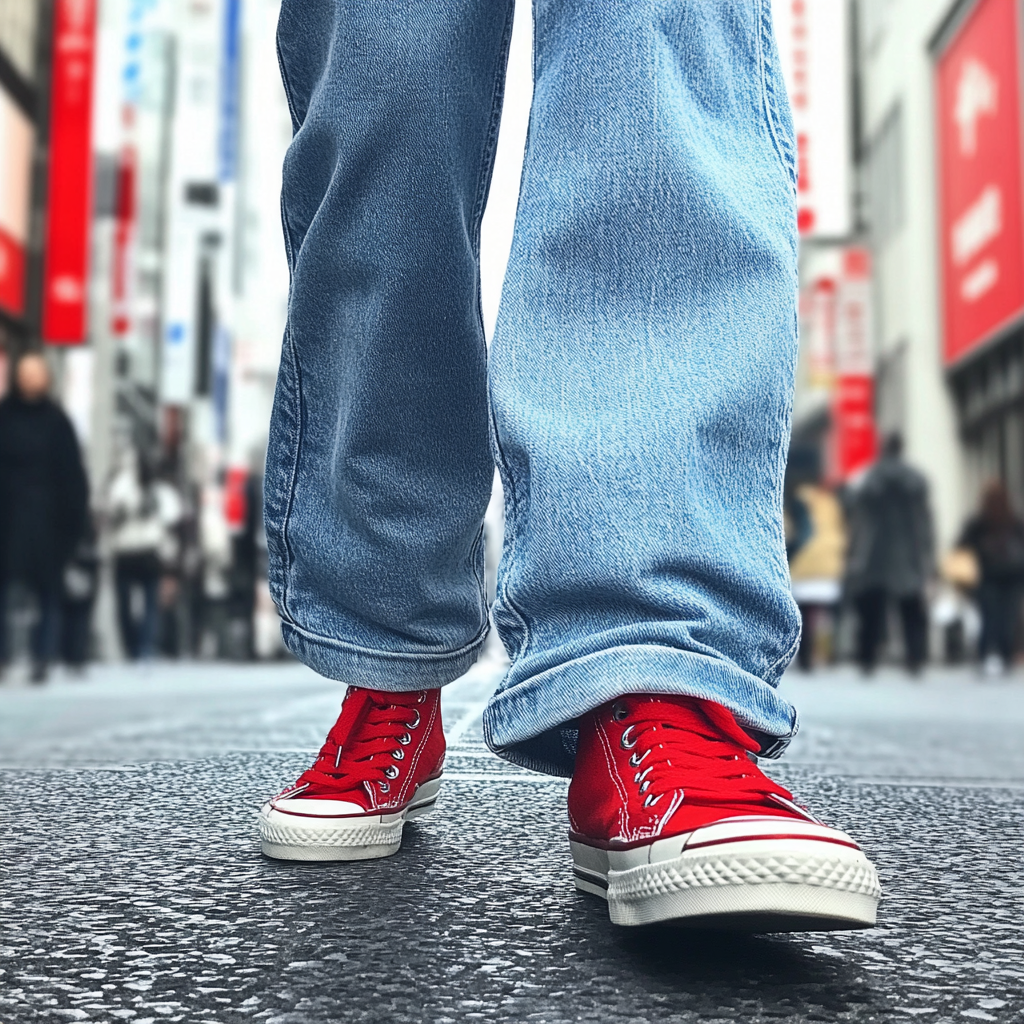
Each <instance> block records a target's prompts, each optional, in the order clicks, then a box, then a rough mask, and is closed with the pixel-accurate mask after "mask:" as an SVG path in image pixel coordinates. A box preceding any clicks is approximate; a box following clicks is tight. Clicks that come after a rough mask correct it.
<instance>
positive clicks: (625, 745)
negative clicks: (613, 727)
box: [619, 725, 636, 750]
mask: <svg viewBox="0 0 1024 1024" xmlns="http://www.w3.org/2000/svg"><path fill="white" fill-rule="evenodd" d="M632 731H633V726H631V725H627V726H626V728H625V729H623V731H622V737H621V738H620V740H619V745H620V746H621V747H622V749H623V750H632V749H633V748H634V747H635V746H636V739H634V740H633V742H632V743H630V742H629V735H630V733H631V732H632Z"/></svg>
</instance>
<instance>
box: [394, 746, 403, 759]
mask: <svg viewBox="0 0 1024 1024" xmlns="http://www.w3.org/2000/svg"><path fill="white" fill-rule="evenodd" d="M391 756H392V757H393V758H394V759H395V760H396V761H404V760H405V751H404V750H402V749H401V747H399V749H398V750H392V751H391Z"/></svg>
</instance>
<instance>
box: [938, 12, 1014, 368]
mask: <svg viewBox="0 0 1024 1024" xmlns="http://www.w3.org/2000/svg"><path fill="white" fill-rule="evenodd" d="M1020 31H1021V26H1020V21H1019V4H1018V2H1017V0H980V2H979V3H977V4H976V5H975V6H974V8H973V10H972V11H971V12H970V14H969V15H968V16H967V18H966V19H965V20H964V22H963V24H962V25H961V26H960V29H959V31H958V32H957V33H956V35H955V36H954V37H953V39H952V40H951V42H950V43H949V44H948V45H947V47H946V48H945V50H944V51H943V52H942V54H941V55H940V56H939V59H938V65H937V87H938V118H939V124H938V134H939V146H938V152H939V179H940V187H941V200H940V202H941V206H940V230H941V237H942V256H941V259H942V272H943V316H944V327H945V359H946V362H947V363H951V362H955V361H956V360H957V359H959V358H960V357H961V356H963V355H965V354H966V353H967V352H969V351H971V350H972V349H974V348H975V347H977V346H978V345H980V344H981V343H982V342H984V341H985V340H986V339H988V338H989V337H991V336H992V335H994V334H996V333H997V332H998V331H999V330H1000V329H1001V328H1003V327H1005V326H1008V325H1010V324H1011V323H1012V322H1013V321H1014V320H1016V319H1018V318H1019V317H1020V316H1021V314H1022V313H1024V219H1022V212H1024V211H1022V206H1021V188H1022V175H1021V132H1020V118H1021V98H1020V74H1021V67H1020Z"/></svg>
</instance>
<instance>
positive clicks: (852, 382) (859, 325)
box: [830, 247, 877, 480]
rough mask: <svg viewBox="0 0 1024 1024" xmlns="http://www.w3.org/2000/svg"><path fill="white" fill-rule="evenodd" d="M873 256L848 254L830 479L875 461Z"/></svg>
mask: <svg viewBox="0 0 1024 1024" xmlns="http://www.w3.org/2000/svg"><path fill="white" fill-rule="evenodd" d="M871 318H872V312H871V257H870V255H869V253H868V251H867V250H866V249H861V248H857V247H851V248H849V249H847V250H846V251H845V252H844V253H843V272H842V277H841V279H840V282H839V289H838V292H837V294H836V325H835V339H836V353H835V360H836V389H835V393H834V394H833V398H832V438H831V441H832V452H831V461H832V467H831V474H830V475H831V476H832V478H833V479H835V480H847V479H849V478H850V477H851V476H853V475H854V474H855V473H858V472H860V471H861V470H862V469H866V468H867V467H868V466H870V465H871V463H872V462H874V460H875V455H876V454H877V437H876V433H875V414H874V408H875V376H874V353H873V351H872V349H873V346H872V344H871Z"/></svg>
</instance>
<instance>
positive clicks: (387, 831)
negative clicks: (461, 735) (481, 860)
mask: <svg viewBox="0 0 1024 1024" xmlns="http://www.w3.org/2000/svg"><path fill="white" fill-rule="evenodd" d="M440 693H441V691H440V690H420V691H418V692H413V693H386V692H384V691H383V690H367V689H363V688H362V687H359V686H350V687H349V688H348V692H347V693H346V694H345V700H344V703H343V704H342V706H341V715H340V716H339V717H338V721H337V722H335V723H334V727H333V728H332V729H331V731H330V732H329V733H328V734H327V740H326V741H325V742H324V745H323V747H322V748H321V750H320V754H319V756H318V757H317V759H316V761H315V762H314V763H313V767H312V768H310V769H309V770H308V771H306V772H304V773H303V774H302V775H301V776H299V779H298V781H297V782H296V783H295V785H294V786H289V787H288V789H286V790H284V791H282V792H281V793H279V794H278V795H277V796H275V797H273V798H272V799H270V800H268V801H267V803H265V804H264V805H263V808H262V809H261V811H260V836H261V838H262V840H263V852H264V853H265V854H266V855H267V856H268V857H277V858H279V859H281V860H369V859H371V858H373V857H389V856H390V855H391V854H393V853H397V852H398V848H399V847H400V846H401V845H402V826H403V825H404V824H405V822H406V821H408V820H409V819H410V818H415V817H417V816H418V815H420V814H426V813H427V812H428V811H430V810H432V809H433V806H434V802H435V801H436V800H437V791H438V790H439V789H440V787H441V768H442V765H443V764H444V751H445V744H444V733H443V732H442V731H441V702H440Z"/></svg>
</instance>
